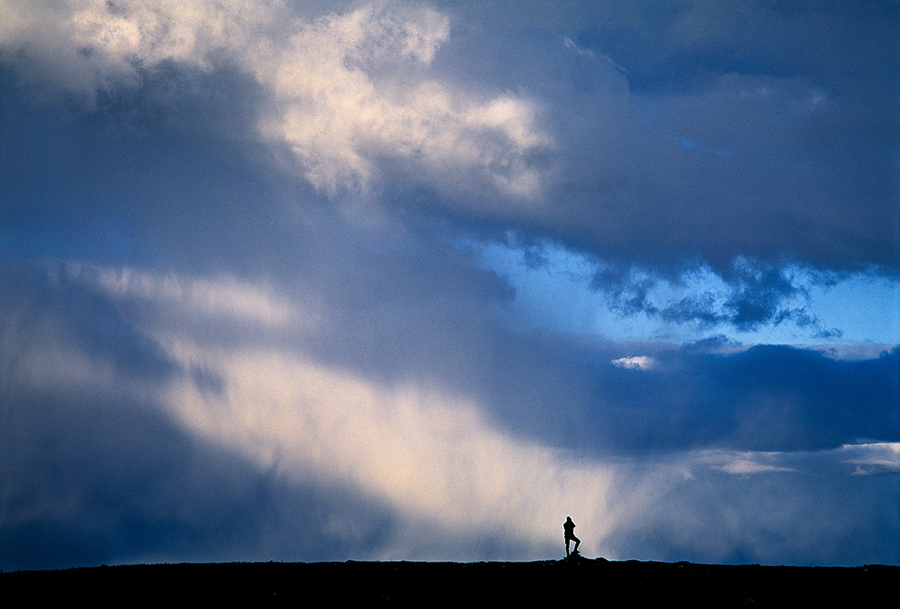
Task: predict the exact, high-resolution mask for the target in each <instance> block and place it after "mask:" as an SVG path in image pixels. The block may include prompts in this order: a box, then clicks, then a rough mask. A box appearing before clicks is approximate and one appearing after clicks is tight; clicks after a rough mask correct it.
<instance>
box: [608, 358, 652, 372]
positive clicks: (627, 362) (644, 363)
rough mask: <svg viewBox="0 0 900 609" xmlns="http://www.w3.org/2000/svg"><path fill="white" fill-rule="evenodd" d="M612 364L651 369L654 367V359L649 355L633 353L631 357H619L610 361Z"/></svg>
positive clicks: (636, 368)
mask: <svg viewBox="0 0 900 609" xmlns="http://www.w3.org/2000/svg"><path fill="white" fill-rule="evenodd" d="M612 363H613V365H614V366H618V367H619V368H628V369H631V370H652V369H653V368H655V367H656V360H655V359H654V358H652V357H650V356H649V355H635V356H633V357H620V358H619V359H614V360H613V361H612Z"/></svg>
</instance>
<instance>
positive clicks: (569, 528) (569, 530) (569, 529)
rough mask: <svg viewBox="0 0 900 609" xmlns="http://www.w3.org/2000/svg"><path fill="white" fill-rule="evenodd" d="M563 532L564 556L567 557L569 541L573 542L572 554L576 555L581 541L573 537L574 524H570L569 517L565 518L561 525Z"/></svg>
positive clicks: (570, 518)
mask: <svg viewBox="0 0 900 609" xmlns="http://www.w3.org/2000/svg"><path fill="white" fill-rule="evenodd" d="M563 531H565V532H566V556H568V555H569V542H570V541H574V542H575V547H574V548H572V552H574V553H575V554H578V545H579V544H580V543H581V540H580V539H578V538H577V537H575V523H574V522H572V517H571V516H566V521H565V522H564V523H563Z"/></svg>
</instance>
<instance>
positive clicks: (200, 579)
mask: <svg viewBox="0 0 900 609" xmlns="http://www.w3.org/2000/svg"><path fill="white" fill-rule="evenodd" d="M898 581H900V567H892V566H882V565H868V566H861V567H852V568H851V567H784V566H760V565H704V564H693V563H684V562H681V563H660V562H639V561H621V562H619V561H607V560H604V559H602V558H599V559H596V560H589V559H584V558H581V559H578V560H557V561H539V562H519V563H515V562H482V563H438V562H353V561H350V562H343V563H221V564H162V565H128V566H115V567H94V568H76V569H67V570H59V571H19V572H13V573H2V574H0V589H2V590H3V592H4V594H5V596H6V598H27V599H28V600H29V602H37V601H41V600H65V601H74V600H82V599H84V600H92V601H95V602H96V601H100V602H103V603H113V602H115V603H121V602H130V601H135V600H138V601H147V600H156V601H169V602H172V601H174V602H183V601H190V602H198V601H199V602H209V601H217V602H218V601H224V600H227V601H230V602H240V603H248V602H252V603H254V604H255V605H259V604H273V605H282V604H283V605H296V604H297V603H300V602H305V601H309V600H312V599H319V598H320V597H321V596H322V594H323V593H324V595H325V597H326V598H327V599H330V600H332V601H335V602H340V603H341V604H344V603H348V602H349V603H365V604H366V606H371V605H407V604H409V605H412V604H417V605H422V606H430V604H431V603H435V602H440V603H442V604H446V603H471V602H489V603H501V602H502V603H504V605H506V606H508V605H509V603H516V604H519V603H524V602H528V603H530V604H533V603H540V604H541V605H543V606H555V605H560V604H562V603H579V602H584V603H590V604H591V605H595V604H603V605H606V606H623V605H626V604H627V605H631V604H637V603H641V604H643V603H652V604H653V605H654V606H662V605H668V604H670V603H675V602H688V603H690V605H691V606H693V607H697V606H707V607H745V606H752V607H775V606H807V607H809V606H815V607H822V606H836V605H844V604H850V603H852V604H853V605H859V604H861V603H865V602H866V601H871V602H875V601H879V600H883V599H884V598H889V597H890V596H891V595H892V593H894V592H895V588H896V584H897V582H898Z"/></svg>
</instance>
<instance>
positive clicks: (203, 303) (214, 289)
mask: <svg viewBox="0 0 900 609" xmlns="http://www.w3.org/2000/svg"><path fill="white" fill-rule="evenodd" d="M68 272H69V276H70V277H71V278H72V279H74V280H76V281H79V282H82V283H85V284H88V285H94V286H95V287H97V288H98V289H100V290H102V291H104V292H105V293H106V294H108V295H110V296H112V297H114V298H115V299H116V300H119V299H134V300H140V301H149V302H151V303H152V304H153V305H154V306H158V307H163V308H165V309H172V308H174V309H176V310H177V311H178V312H179V313H180V314H181V315H187V314H190V315H192V316H193V315H198V314H199V315H202V316H206V317H209V318H212V319H223V318H224V320H225V321H230V322H232V323H234V322H239V323H246V324H253V325H261V326H268V327H274V328H277V327H289V326H297V325H303V326H306V327H314V326H315V325H318V323H319V322H320V321H321V317H320V315H319V314H318V313H316V312H314V311H313V310H311V309H310V308H308V307H306V308H301V307H297V306H296V305H294V304H293V303H291V302H288V301H287V300H286V299H285V298H284V297H281V296H279V295H277V294H276V293H275V292H274V290H273V289H272V288H271V287H269V286H265V285H254V284H251V283H249V282H246V281H241V280H238V279H236V278H234V277H230V276H222V277H219V278H216V279H205V278H190V277H183V276H179V275H176V274H174V273H172V274H169V275H159V274H154V273H150V272H146V271H141V270H138V269H131V268H127V267H124V268H119V269H114V268H108V267H95V266H91V265H86V264H76V263H72V264H69V265H68Z"/></svg>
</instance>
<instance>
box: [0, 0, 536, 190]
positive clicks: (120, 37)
mask: <svg viewBox="0 0 900 609" xmlns="http://www.w3.org/2000/svg"><path fill="white" fill-rule="evenodd" d="M5 2H6V4H7V6H6V12H21V13H25V14H27V15H29V16H30V17H33V19H22V20H21V21H20V22H15V23H13V24H10V25H9V26H8V27H7V29H6V31H4V32H3V34H4V36H3V38H2V39H0V43H2V44H3V46H4V47H6V48H8V49H9V50H10V51H11V52H12V54H13V55H14V56H16V57H18V56H19V55H22V54H24V55H25V56H26V57H29V58H30V60H32V61H37V62H39V63H40V65H41V68H42V69H43V70H49V71H51V72H53V73H52V75H51V76H52V78H54V79H55V80H57V82H59V84H60V85H61V86H63V87H65V88H67V89H69V90H73V91H75V92H78V93H81V94H83V95H86V96H87V97H88V98H93V97H94V96H95V95H96V94H97V93H98V92H100V91H104V90H107V89H114V88H116V87H121V86H126V87H131V88H135V87H140V86H142V84H143V83H144V82H145V81H147V80H150V79H151V78H152V75H153V74H154V73H156V72H159V71H162V70H166V69H167V66H168V65H170V64H171V65H174V66H175V68H176V69H186V70H189V71H190V70H194V71H199V72H201V73H208V72H211V71H213V70H217V69H221V68H222V67H223V66H226V65H231V66H234V67H236V68H237V69H238V70H240V71H241V72H242V73H244V74H246V75H247V76H248V77H250V78H252V79H253V80H254V81H255V82H257V83H258V84H259V86H260V87H262V90H263V92H264V100H263V101H262V102H261V103H260V106H259V107H258V108H257V109H256V111H257V114H258V116H257V119H256V123H257V124H256V128H257V131H258V135H259V137H261V138H262V139H263V140H265V141H267V142H271V143H272V144H273V145H275V146H276V147H283V148H286V149H287V150H289V151H290V154H291V156H292V157H293V159H294V162H295V163H296V168H297V169H299V171H300V172H301V173H302V175H303V176H304V177H305V178H306V179H307V180H308V181H309V182H310V183H311V184H313V185H314V186H315V187H316V188H318V189H322V190H324V191H325V192H327V193H329V194H331V195H335V194H338V193H339V192H350V193H354V194H361V193H362V194H365V193H368V191H369V190H370V189H371V188H374V187H376V186H377V184H378V183H379V182H380V181H381V179H380V177H379V175H380V171H379V162H380V160H381V159H387V160H392V161H397V160H402V162H403V163H408V164H410V167H411V169H410V170H409V172H410V173H411V174H414V173H416V172H421V171H424V172H426V173H427V174H428V175H430V176H432V177H431V179H430V180H428V182H429V183H430V184H431V185H432V186H434V185H437V184H440V183H441V181H442V180H445V179H446V178H447V177H448V176H449V175H456V176H459V175H460V174H461V173H467V172H468V173H471V174H472V176H473V177H474V181H472V182H469V186H468V187H469V188H475V187H479V188H480V187H484V186H487V187H489V188H492V189H496V190H497V191H498V192H500V193H501V194H503V195H504V196H513V197H525V198H530V197H533V196H535V195H536V194H537V193H538V192H539V191H540V190H541V188H542V182H543V176H542V174H541V170H540V169H538V168H537V166H535V165H534V164H533V163H531V161H530V160H529V157H530V155H532V153H533V151H535V150H538V149H540V148H543V147H546V146H548V145H550V143H551V140H550V138H549V136H548V135H547V134H545V133H543V132H541V130H540V129H539V128H538V126H537V124H536V108H535V106H534V104H532V103H531V102H529V101H528V100H526V99H524V98H522V97H520V96H515V95H510V94H503V95H496V96H492V97H487V98H483V99H479V98H476V97H473V96H471V95H468V94H467V93H466V92H465V91H463V90H455V89H453V88H451V87H450V86H448V85H447V84H443V83H442V82H441V81H440V80H439V79H436V78H435V77H433V76H431V75H430V74H429V73H428V71H427V67H428V65H429V64H430V63H431V62H432V61H433V59H434V57H435V54H436V53H437V51H438V49H439V48H440V47H441V45H442V44H443V43H444V42H446V40H447V38H448V36H449V34H450V21H449V19H448V18H447V17H446V16H445V15H443V14H441V13H439V12H437V11H435V10H432V9H429V8H425V7H418V6H406V5H403V4H401V3H396V2H373V3H367V4H362V5H360V6H359V7H358V8H356V9H354V10H349V11H347V12H344V13H340V14H331V15H326V16H323V17H319V18H317V19H313V20H311V21H310V20H306V19H304V18H302V17H300V16H295V15H294V14H292V12H291V11H290V10H289V9H288V8H287V7H286V6H285V5H283V4H281V3H275V4H261V5H257V4H253V5H248V4H246V3H244V2H226V3H224V4H219V5H215V6H213V5H210V4H208V3H205V2H188V3H184V2H171V1H169V0H155V1H154V2H150V3H145V2H140V3H135V2H130V1H128V0H119V1H117V2H102V1H100V0H96V1H93V2H86V3H84V4H82V5H77V6H72V5H65V4H63V5H41V6H39V7H33V6H32V7H30V8H29V10H23V9H22V8H21V7H19V6H17V5H16V3H15V2H14V1H13V0H5ZM39 22H40V26H38V25H37V24H38V23H39ZM48 32H52V33H53V34H52V35H50V34H48ZM60 66H67V67H65V68H63V69H59V68H60ZM57 70H58V71H57Z"/></svg>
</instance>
